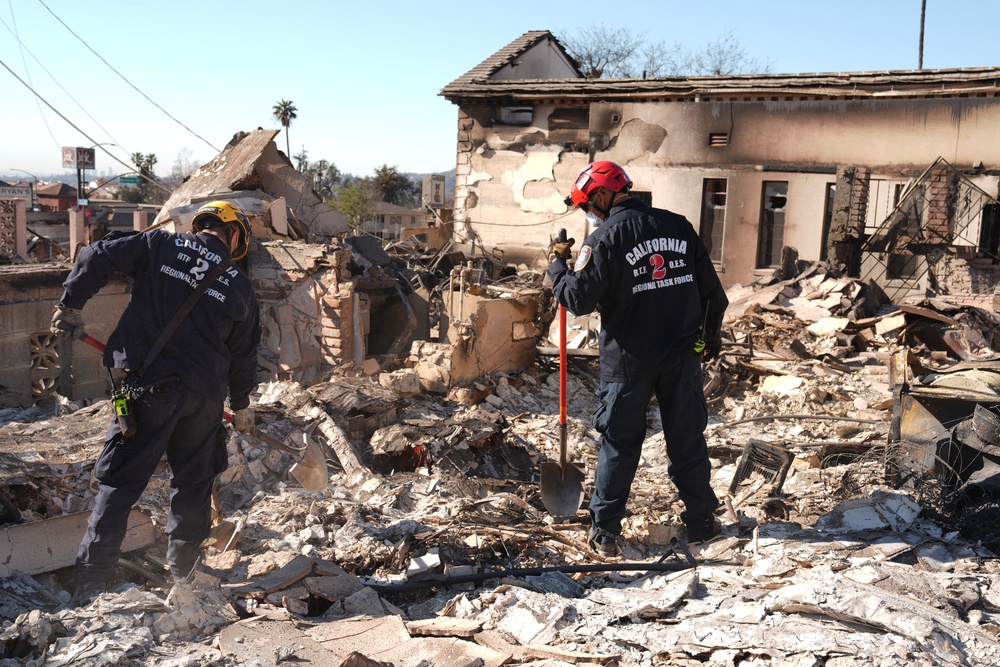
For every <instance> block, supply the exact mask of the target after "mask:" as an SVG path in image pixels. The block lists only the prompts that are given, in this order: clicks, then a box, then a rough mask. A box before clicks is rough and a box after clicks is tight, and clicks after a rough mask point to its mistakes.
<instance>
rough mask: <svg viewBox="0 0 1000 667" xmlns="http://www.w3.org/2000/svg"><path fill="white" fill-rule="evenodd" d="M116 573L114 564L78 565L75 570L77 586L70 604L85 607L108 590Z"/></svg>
mask: <svg viewBox="0 0 1000 667" xmlns="http://www.w3.org/2000/svg"><path fill="white" fill-rule="evenodd" d="M114 575H115V567H114V566H113V565H89V564H86V565H77V566H76V571H75V572H74V578H75V579H76V587H75V588H74V589H73V597H71V598H70V600H69V606H70V607H84V606H86V605H88V604H90V603H91V602H93V601H94V599H95V598H96V597H97V596H98V595H100V594H101V593H104V592H105V591H107V590H108V586H109V585H110V584H111V580H112V579H114Z"/></svg>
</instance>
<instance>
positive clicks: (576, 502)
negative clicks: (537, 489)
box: [539, 461, 586, 516]
mask: <svg viewBox="0 0 1000 667" xmlns="http://www.w3.org/2000/svg"><path fill="white" fill-rule="evenodd" d="M539 472H540V473H541V477H542V480H541V495H542V504H543V505H545V509H546V510H548V512H549V514H551V515H552V516H572V515H574V514H576V512H577V510H579V509H580V505H581V504H583V482H584V480H585V479H586V475H584V472H583V470H581V469H580V467H579V466H577V465H575V464H573V463H567V464H565V465H559V464H558V463H556V462H555V461H542V464H541V466H540V470H539Z"/></svg>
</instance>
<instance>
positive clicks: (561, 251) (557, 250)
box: [549, 239, 576, 262]
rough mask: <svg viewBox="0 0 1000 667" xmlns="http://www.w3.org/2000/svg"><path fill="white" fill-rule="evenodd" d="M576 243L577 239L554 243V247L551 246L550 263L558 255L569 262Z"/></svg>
mask: <svg viewBox="0 0 1000 667" xmlns="http://www.w3.org/2000/svg"><path fill="white" fill-rule="evenodd" d="M574 243H576V239H566V240H565V241H553V242H552V245H551V246H549V261H550V262H551V261H552V260H554V259H555V258H556V256H557V255H558V256H559V257H562V258H563V259H564V260H567V261H569V251H570V248H572V247H573V244H574Z"/></svg>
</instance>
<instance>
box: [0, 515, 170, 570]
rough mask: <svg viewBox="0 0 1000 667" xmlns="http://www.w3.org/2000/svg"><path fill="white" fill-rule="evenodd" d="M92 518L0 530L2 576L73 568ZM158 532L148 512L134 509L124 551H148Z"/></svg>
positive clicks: (67, 518) (66, 517)
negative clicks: (147, 548)
mask: <svg viewBox="0 0 1000 667" xmlns="http://www.w3.org/2000/svg"><path fill="white" fill-rule="evenodd" d="M90 515H91V512H89V511H87V512H76V513H74V514H64V515H62V516H56V517H52V518H51V519H45V520H43V521H32V522H30V523H22V524H15V525H12V526H4V527H2V528H0V577H8V576H10V575H11V574H13V573H14V572H15V571H19V572H24V573H25V574H38V573H40V572H51V571H52V570H57V569H59V568H64V567H69V566H71V565H73V564H74V563H75V562H76V554H77V551H78V550H79V548H80V541H81V540H82V539H83V534H84V532H86V530H87V521H88V520H89V519H90ZM158 532H159V531H158V530H157V528H156V527H155V526H154V525H153V522H152V520H151V518H150V516H149V514H148V513H146V512H143V511H141V510H139V509H133V510H132V512H131V513H130V514H129V518H128V528H127V529H126V533H125V541H124V542H123V543H122V551H123V552H125V553H128V552H130V551H135V550H137V549H145V548H146V547H148V546H150V545H152V544H154V543H155V542H156V540H157V535H158Z"/></svg>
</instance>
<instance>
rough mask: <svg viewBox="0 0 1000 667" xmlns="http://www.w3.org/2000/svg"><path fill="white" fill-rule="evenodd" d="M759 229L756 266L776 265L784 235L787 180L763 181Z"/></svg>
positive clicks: (767, 266)
mask: <svg viewBox="0 0 1000 667" xmlns="http://www.w3.org/2000/svg"><path fill="white" fill-rule="evenodd" d="M761 199H762V201H761V211H760V229H759V230H758V236H757V268H758V269H766V268H770V267H774V266H777V264H778V262H779V261H780V259H781V246H782V245H783V244H784V237H785V206H786V205H787V204H788V181H764V185H763V188H762V197H761Z"/></svg>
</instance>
